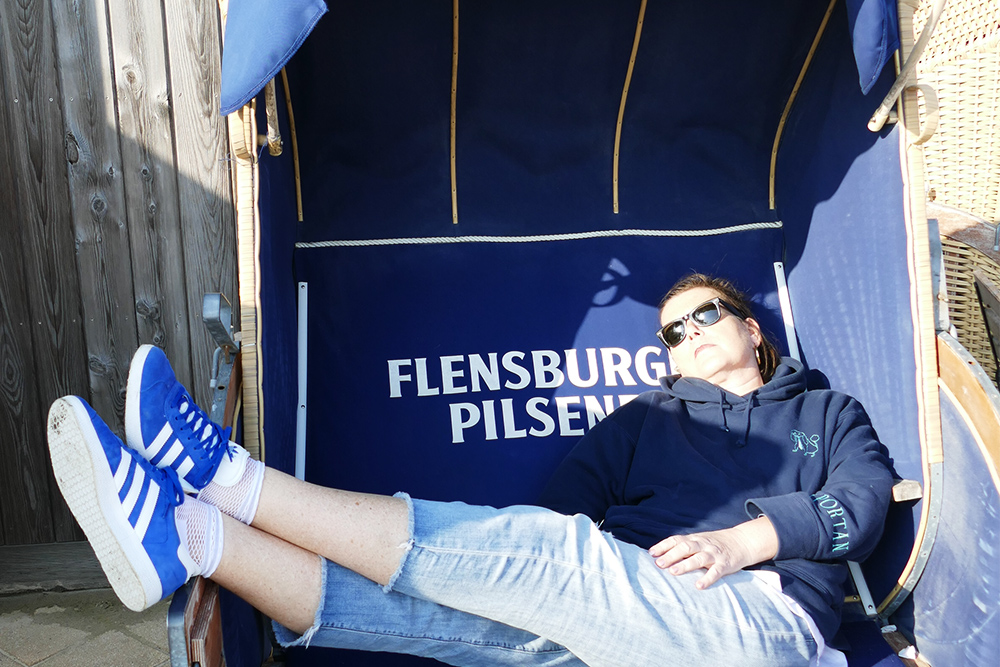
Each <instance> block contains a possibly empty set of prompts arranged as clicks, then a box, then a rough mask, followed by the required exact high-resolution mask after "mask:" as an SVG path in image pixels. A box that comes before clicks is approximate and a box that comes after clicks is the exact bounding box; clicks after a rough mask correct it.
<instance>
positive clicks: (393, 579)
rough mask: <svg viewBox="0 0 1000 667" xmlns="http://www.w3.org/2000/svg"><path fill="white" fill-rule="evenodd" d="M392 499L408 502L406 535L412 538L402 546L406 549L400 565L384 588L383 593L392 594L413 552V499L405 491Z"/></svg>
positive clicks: (400, 559)
mask: <svg viewBox="0 0 1000 667" xmlns="http://www.w3.org/2000/svg"><path fill="white" fill-rule="evenodd" d="M392 497H393V498H402V499H403V500H404V501H405V502H406V534H407V535H409V536H410V537H409V538H408V539H407V540H406V542H404V543H403V544H401V545H400V547H402V548H403V549H404V551H403V555H402V556H400V558H399V565H398V566H397V567H396V571H395V572H393V573H392V576H391V577H389V582H388V583H387V584H386V585H385V586H383V587H382V592H383V593H390V592H392V589H393V587H394V586H395V585H396V580H397V579H399V575H400V574H402V572H403V567H404V566H405V565H406V559H407V558H408V557H409V555H410V552H411V551H413V499H412V498H410V494H408V493H405V492H403V491H399V492H398V493H396V494H394V495H393V496H392Z"/></svg>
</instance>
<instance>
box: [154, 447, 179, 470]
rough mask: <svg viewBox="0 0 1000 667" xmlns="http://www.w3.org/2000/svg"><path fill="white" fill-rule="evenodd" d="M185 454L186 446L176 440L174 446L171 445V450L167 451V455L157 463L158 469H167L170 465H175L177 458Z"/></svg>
mask: <svg viewBox="0 0 1000 667" xmlns="http://www.w3.org/2000/svg"><path fill="white" fill-rule="evenodd" d="M183 453H184V445H182V444H181V441H180V440H174V444H172V445H170V450H169V451H167V455H166V456H164V457H163V458H162V459H160V462H159V463H157V464H156V465H157V467H159V468H166V467H167V466H169V465H173V463H174V461H176V460H177V457H178V456H180V455H181V454H183Z"/></svg>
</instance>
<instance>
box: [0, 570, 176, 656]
mask: <svg viewBox="0 0 1000 667" xmlns="http://www.w3.org/2000/svg"><path fill="white" fill-rule="evenodd" d="M168 608H169V601H168V600H164V601H162V602H160V603H158V604H156V605H154V606H153V607H151V608H149V609H147V610H146V611H144V612H141V613H136V612H133V611H130V610H129V609H127V608H125V606H124V605H122V604H121V602H119V601H118V598H117V597H116V596H115V594H114V593H113V592H112V591H111V590H109V589H103V590H96V591H68V592H48V593H30V594H25V595H15V596H8V597H0V656H2V657H4V658H5V659H8V660H9V661H10V664H5V663H3V662H0V667H64V666H68V665H72V667H89V666H90V665H94V666H95V667H96V666H98V665H101V666H104V665H124V666H127V667H159V666H160V665H163V664H169V654H168V649H167V625H166V624H167V620H166V619H167V610H168Z"/></svg>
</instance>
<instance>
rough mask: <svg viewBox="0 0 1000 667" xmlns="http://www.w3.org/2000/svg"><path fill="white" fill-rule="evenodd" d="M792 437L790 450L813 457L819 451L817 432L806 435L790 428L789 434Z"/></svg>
mask: <svg viewBox="0 0 1000 667" xmlns="http://www.w3.org/2000/svg"><path fill="white" fill-rule="evenodd" d="M789 435H790V436H791V439H792V451H793V452H799V453H801V454H802V455H803V456H808V457H810V458H812V457H815V456H816V453H817V452H819V434H818V433H817V434H815V435H807V434H806V433H803V432H802V431H799V430H798V429H792V432H791V433H790V434H789Z"/></svg>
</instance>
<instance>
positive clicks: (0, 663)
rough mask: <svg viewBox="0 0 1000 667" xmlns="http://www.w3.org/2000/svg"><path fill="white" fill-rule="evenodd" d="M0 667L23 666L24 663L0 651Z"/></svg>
mask: <svg viewBox="0 0 1000 667" xmlns="http://www.w3.org/2000/svg"><path fill="white" fill-rule="evenodd" d="M0 667H24V663H22V662H18V661H17V660H14V659H13V658H10V657H8V656H7V655H5V654H4V652H3V651H0Z"/></svg>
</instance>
